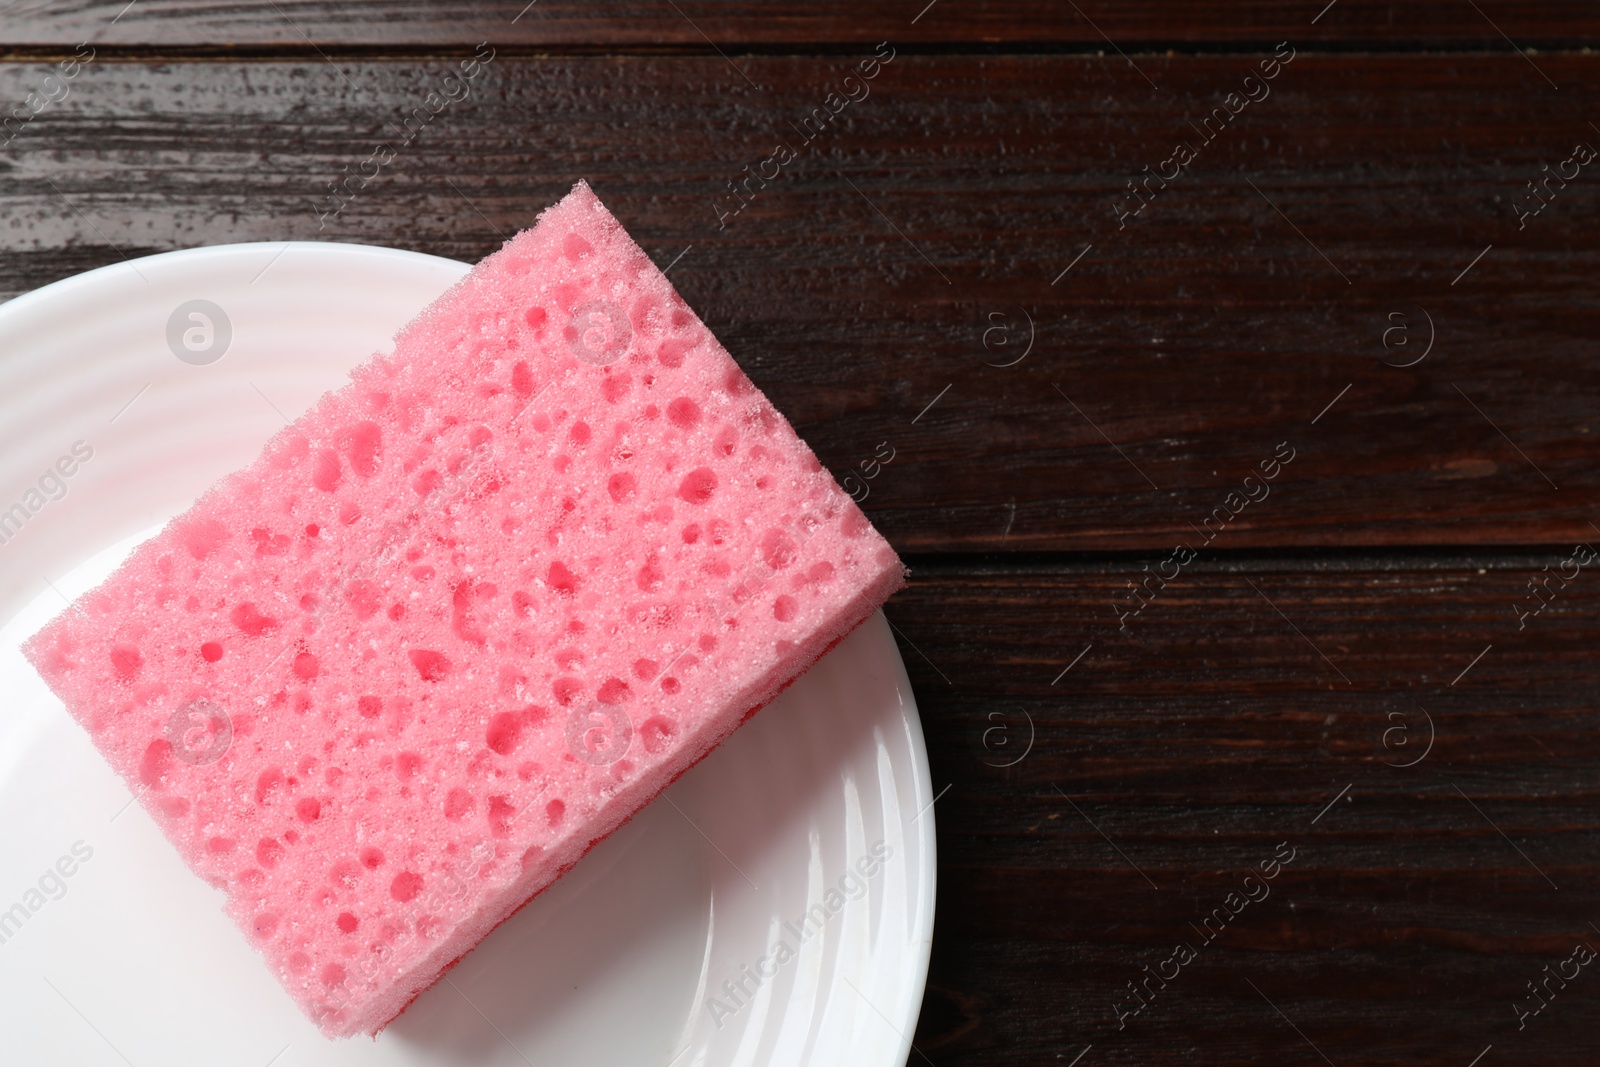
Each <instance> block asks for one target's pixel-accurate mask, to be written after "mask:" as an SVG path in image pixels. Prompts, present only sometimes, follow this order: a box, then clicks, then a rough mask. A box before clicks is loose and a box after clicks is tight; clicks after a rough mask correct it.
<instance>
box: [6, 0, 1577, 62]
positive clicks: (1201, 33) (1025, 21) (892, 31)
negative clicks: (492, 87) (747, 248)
mask: <svg viewBox="0 0 1600 1067" xmlns="http://www.w3.org/2000/svg"><path fill="white" fill-rule="evenodd" d="M0 18H3V20H4V21H3V22H0V29H3V31H4V33H3V36H4V39H5V43H7V44H11V45H46V46H49V45H55V46H61V45H71V44H76V43H77V42H79V41H81V40H95V41H99V42H104V43H106V44H116V45H126V46H143V47H157V48H163V47H167V48H170V47H193V46H200V47H206V48H229V47H241V46H243V47H252V46H253V47H262V46H268V47H289V48H303V47H306V46H307V44H308V43H314V44H316V45H317V46H319V47H324V48H327V47H329V46H332V47H334V48H339V47H363V46H365V47H396V46H414V47H422V48H438V47H448V46H451V45H466V46H468V47H471V46H472V45H474V44H477V43H478V42H479V41H485V40H487V41H493V42H496V43H500V44H504V45H506V46H519V45H520V46H539V47H574V46H576V47H601V48H619V47H635V48H691V49H696V50H700V49H705V50H709V49H710V47H711V44H710V42H718V43H719V44H720V45H722V46H724V47H731V48H741V47H751V46H758V47H769V48H770V47H777V48H785V47H788V48H793V47H801V48H815V47H817V46H818V45H819V44H842V43H854V44H875V43H877V42H878V41H882V40H891V41H895V42H899V43H904V44H907V45H913V44H934V45H945V44H958V45H966V46H977V47H982V46H985V45H994V44H999V45H1013V46H1014V45H1067V46H1075V47H1088V48H1093V49H1100V48H1106V49H1107V50H1113V48H1114V47H1115V46H1120V47H1122V48H1124V49H1127V50H1135V49H1144V50H1148V49H1150V48H1151V47H1152V46H1153V45H1161V46H1165V45H1167V44H1174V45H1207V44H1232V43H1235V42H1240V41H1254V42H1272V43H1276V42H1277V41H1279V40H1283V39H1289V40H1293V41H1297V42H1299V41H1304V42H1308V43H1309V42H1329V43H1340V44H1350V43H1355V42H1360V43H1364V44H1369V45H1376V46H1380V47H1397V46H1407V45H1410V46H1415V45H1417V44H1431V45H1452V46H1462V45H1472V46H1487V47H1492V48H1495V49H1502V48H1503V49H1508V50H1509V47H1510V46H1509V44H1508V43H1507V41H1508V38H1507V36H1506V35H1509V38H1510V39H1512V40H1515V41H1516V42H1518V44H1520V45H1521V46H1522V47H1536V46H1541V45H1548V44H1554V43H1560V44H1562V45H1565V46H1571V45H1572V44H1575V43H1591V44H1592V43H1594V42H1595V41H1597V40H1600V13H1597V12H1596V10H1595V8H1594V6H1593V5H1592V4H1584V3H1579V2H1577V0H1554V2H1549V3H1541V4H1517V3H1511V2H1508V0H1492V2H1491V0H1485V2H1484V3H1482V4H1479V5H1477V6H1476V9H1475V8H1474V5H1471V4H1462V3H1453V2H1445V0H1426V2H1423V3H1417V4H1398V3H1389V2H1383V0H1338V2H1337V3H1336V4H1332V5H1329V4H1328V3H1327V0H1310V2H1289V0H1269V2H1266V3H1258V4H1250V3H1234V4H1223V5H1203V4H1187V3H1173V2H1172V0H1140V2H1136V3H1131V4H1112V3H1108V2H1106V0H1097V2H1092V3H1091V2H1084V3H1080V4H1078V5H1077V6H1076V9H1074V7H1073V5H1070V4H1059V3H1051V2H1048V0H977V2H972V0H935V2H934V3H931V4H930V3H929V2H928V0H893V2H891V3H882V4H870V5H861V4H847V3H840V2H837V0H832V2H826V3H795V2H793V0H783V2H778V0H738V2H729V3H713V2H708V0H691V2H686V3H683V2H680V3H672V2H668V0H643V2H639V3H626V4H624V3H617V2H607V0H603V2H591V0H538V2H536V3H533V4H528V3H526V0H493V2H488V3H476V2H473V0H454V2H438V0H434V2H428V3H404V2H401V0H380V2H374V3H362V4H340V3H329V2H328V0H277V2H275V3H270V4H226V3H218V2H216V0H136V2H135V3H134V4H132V5H130V4H129V3H128V0H52V2H48V3H47V2H44V0H12V2H11V3H9V4H7V5H6V6H5V8H4V9H0Z"/></svg>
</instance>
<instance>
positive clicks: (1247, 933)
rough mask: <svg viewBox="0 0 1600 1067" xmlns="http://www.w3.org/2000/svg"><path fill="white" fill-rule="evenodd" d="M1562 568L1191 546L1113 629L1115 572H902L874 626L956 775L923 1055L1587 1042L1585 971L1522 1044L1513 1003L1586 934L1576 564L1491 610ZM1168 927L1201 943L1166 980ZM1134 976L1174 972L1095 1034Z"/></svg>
mask: <svg viewBox="0 0 1600 1067" xmlns="http://www.w3.org/2000/svg"><path fill="white" fill-rule="evenodd" d="M1564 558H1565V554H1564V553H1555V552H1552V553H1539V554H1532V555H1528V556H1520V555H1514V554H1494V555H1486V556H1482V557H1474V556H1461V557H1440V558H1427V557H1422V556H1414V557H1411V558H1392V557H1374V558H1363V557H1358V556H1352V557H1341V558H1337V559H1332V560H1330V559H1327V558H1321V559H1318V558H1283V559H1279V560H1276V561H1270V562H1266V561H1262V560H1260V559H1240V558H1234V559H1228V560H1222V561H1214V562H1212V563H1209V564H1205V563H1197V564H1196V565H1195V569H1194V571H1193V572H1192V573H1189V572H1186V573H1185V574H1184V575H1183V578H1182V580H1181V581H1177V582H1174V583H1172V584H1171V585H1169V587H1168V588H1167V589H1166V590H1163V591H1162V592H1161V593H1160V594H1159V596H1157V597H1156V598H1155V599H1154V600H1153V602H1152V603H1151V604H1150V606H1149V608H1147V609H1146V611H1145V612H1144V613H1143V614H1142V615H1141V616H1140V617H1138V618H1137V619H1136V620H1134V622H1133V624H1132V625H1131V626H1130V628H1129V630H1128V632H1125V633H1119V632H1118V630H1117V627H1116V624H1115V622H1114V621H1108V620H1112V614H1111V611H1110V604H1111V603H1112V601H1113V600H1114V599H1115V598H1116V597H1117V596H1118V595H1119V592H1121V591H1122V590H1123V588H1124V587H1123V583H1124V581H1125V580H1126V579H1127V578H1129V577H1134V576H1135V573H1134V572H1137V567H1135V566H1133V565H1132V564H1126V563H1121V564H1117V563H1114V564H1109V565H1107V564H1103V563H1097V564H1084V565H1081V566H1036V567H1033V568H1031V569H1019V568H1016V567H1014V566H1013V567H1011V568H1009V569H1005V570H1001V569H998V568H978V567H974V566H973V565H971V564H970V563H968V564H950V563H943V564H938V565H927V566H924V567H922V568H921V569H920V570H919V571H918V572H917V573H914V575H913V579H912V583H911V586H910V588H909V589H907V590H906V591H905V592H903V593H901V594H899V595H897V596H896V597H895V599H894V600H892V601H891V602H890V605H889V607H888V609H887V613H888V616H889V618H890V619H891V621H892V622H893V623H894V624H895V627H896V628H897V630H898V631H899V633H900V635H901V650H902V654H903V655H904V657H905V660H906V664H907V668H908V670H909V671H910V674H911V677H912V679H913V684H914V687H915V690H916V693H917V699H918V705H919V710H920V713H921V715H922V721H923V726H924V730H925V732H926V735H927V740H928V748H929V753H930V758H931V762H932V772H933V780H932V784H933V788H934V790H936V791H938V790H944V789H945V788H946V787H948V792H945V793H944V794H943V795H942V797H941V798H940V799H939V800H938V802H937V805H936V806H935V808H934V814H935V817H936V819H937V823H938V833H939V867H940V883H939V903H938V914H937V918H936V931H937V933H936V936H935V941H934V958H933V964H932V969H931V974H930V988H929V992H928V995H927V998H926V1001H925V1005H924V1009H923V1016H922V1021H921V1025H920V1027H919V1031H918V1036H917V1045H918V1047H919V1048H920V1049H921V1050H922V1051H923V1052H924V1053H925V1054H926V1055H927V1056H928V1057H929V1059H930V1060H931V1061H932V1062H934V1063H937V1064H940V1065H941V1067H943V1065H945V1064H962V1065H971V1067H980V1065H988V1064H997V1065H998V1064H1005V1065H1007V1067H1010V1065H1014V1064H1040V1065H1043V1064H1061V1063H1068V1062H1071V1061H1072V1060H1073V1058H1074V1057H1075V1056H1077V1055H1078V1054H1079V1053H1080V1052H1081V1051H1082V1050H1083V1049H1084V1047H1085V1046H1086V1045H1092V1046H1093V1051H1092V1052H1090V1053H1089V1054H1088V1056H1086V1057H1085V1058H1084V1059H1083V1061H1082V1067H1093V1065H1099V1064H1126V1065H1135V1064H1137V1065H1158V1064H1180V1063H1261V1064H1266V1063H1306V1064H1310V1063H1322V1062H1324V1061H1323V1060H1322V1059H1320V1058H1319V1057H1318V1054H1317V1052H1315V1051H1313V1049H1312V1048H1311V1047H1310V1044H1309V1043H1314V1044H1315V1046H1316V1048H1317V1049H1318V1050H1320V1052H1321V1053H1322V1054H1323V1055H1325V1056H1326V1057H1327V1060H1328V1061H1329V1062H1332V1063H1336V1064H1350V1063H1361V1064H1393V1065H1400V1064H1436V1065H1440V1067H1467V1065H1468V1064H1470V1063H1472V1062H1473V1058H1474V1057H1475V1056H1477V1055H1478V1054H1479V1053H1480V1052H1481V1051H1482V1050H1483V1049H1484V1048H1485V1047H1486V1046H1489V1045H1491V1044H1492V1045H1493V1046H1494V1052H1493V1053H1491V1054H1490V1056H1491V1057H1492V1059H1485V1060H1484V1063H1485V1064H1488V1063H1521V1064H1580V1063H1587V1062H1590V1061H1592V1058H1593V1047H1594V1045H1593V1033H1594V1027H1595V1025H1596V1024H1600V1000H1597V999H1596V998H1595V997H1594V996H1593V995H1591V993H1590V992H1589V991H1588V990H1587V989H1586V988H1585V983H1584V981H1583V979H1581V978H1580V979H1578V980H1577V981H1575V982H1573V983H1572V988H1569V989H1566V990H1564V991H1562V990H1559V989H1557V994H1558V995H1557V996H1556V997H1555V998H1554V999H1553V1000H1550V1001H1548V1007H1547V1008H1546V1009H1545V1010H1543V1011H1542V1012H1540V1013H1539V1014H1538V1015H1537V1016H1535V1017H1533V1018H1531V1019H1529V1020H1528V1021H1527V1023H1526V1025H1525V1026H1524V1027H1522V1028H1520V1029H1519V1026H1518V1017H1517V1015H1516V1013H1515V1012H1514V1010H1513V1005H1514V1004H1524V1005H1529V1006H1534V1002H1533V1001H1532V1000H1531V998H1530V995H1529V992H1528V990H1527V988H1526V983H1527V982H1529V981H1535V982H1537V981H1541V980H1542V979H1543V977H1544V973H1543V970H1542V968H1544V967H1545V966H1546V965H1547V964H1549V965H1550V966H1552V967H1554V966H1556V965H1557V963H1558V962H1559V961H1561V960H1564V959H1566V958H1568V956H1569V955H1570V954H1571V953H1572V951H1573V948H1574V946H1575V944H1576V943H1577V942H1579V941H1585V942H1587V943H1588V944H1589V945H1591V946H1594V947H1595V948H1596V949H1600V931H1597V930H1596V929H1595V927H1594V926H1592V925H1591V923H1600V917H1597V916H1596V915H1595V914H1594V906H1593V902H1594V893H1595V890H1596V889H1597V888H1600V835H1597V833H1596V831H1597V829H1600V791H1597V789H1596V782H1597V781H1600V777H1597V772H1600V729H1597V719H1596V715H1595V712H1596V710H1597V709H1596V694H1597V693H1600V666H1597V664H1596V662H1595V659H1594V656H1593V648H1594V644H1595V641H1596V638H1597V637H1600V575H1597V573H1596V569H1595V564H1593V563H1591V564H1589V565H1588V566H1584V567H1579V566H1577V565H1576V564H1573V565H1570V566H1569V567H1568V568H1567V570H1568V573H1571V572H1572V571H1574V570H1576V571H1577V572H1578V573H1577V576H1576V577H1575V578H1574V579H1573V580H1572V581H1571V582H1570V583H1569V584H1568V586H1567V587H1566V588H1564V589H1563V588H1560V586H1559V585H1558V584H1555V583H1552V584H1551V585H1550V587H1549V588H1550V590H1551V592H1550V594H1549V600H1548V604H1547V606H1546V607H1545V609H1544V610H1543V611H1542V612H1541V613H1539V614H1538V615H1536V616H1532V617H1531V618H1529V619H1527V620H1526V625H1525V627H1524V628H1523V629H1521V630H1519V629H1518V622H1517V615H1516V612H1515V611H1514V610H1513V605H1515V604H1519V603H1523V604H1526V603H1527V602H1528V597H1529V594H1528V591H1527V583H1528V581H1529V579H1530V578H1538V577H1541V576H1542V575H1543V574H1544V573H1545V572H1543V570H1542V568H1543V567H1545V566H1551V567H1552V568H1553V569H1556V570H1559V569H1560V568H1561V561H1562V559H1564ZM1086 646H1089V651H1088V652H1087V654H1085V655H1083V656H1082V658H1081V659H1077V661H1076V663H1075V665H1072V666H1071V669H1070V670H1069V671H1067V673H1066V674H1065V675H1062V674H1061V672H1062V670H1063V669H1064V668H1067V667H1068V666H1069V665H1071V664H1073V661H1074V659H1075V658H1076V657H1078V655H1079V653H1080V652H1082V651H1083V650H1084V648H1085V647H1086ZM1486 649H1487V651H1485V650H1486ZM1480 654H1481V655H1480ZM1324 656H1325V657H1326V658H1324ZM1030 742H1031V743H1030ZM1408 764H1409V766H1408ZM1283 848H1287V849H1288V850H1292V852H1293V857H1294V858H1293V860H1292V862H1289V863H1287V864H1285V865H1283V866H1282V867H1281V870H1280V871H1279V872H1278V875H1277V877H1275V878H1273V879H1271V880H1270V881H1265V882H1263V880H1262V879H1261V877H1260V875H1261V874H1262V873H1264V872H1263V871H1262V870H1261V868H1260V864H1261V863H1263V862H1264V861H1267V862H1269V863H1270V861H1271V860H1272V859H1273V857H1274V854H1275V852H1277V853H1279V855H1280V857H1281V855H1282V854H1283V853H1281V852H1279V850H1280V849H1283ZM1268 869H1269V870H1270V869H1271V868H1270V866H1269V868H1268ZM1251 873H1254V874H1255V875H1256V880H1255V882H1253V883H1250V884H1248V885H1247V884H1246V883H1245V881H1244V878H1245V876H1246V875H1247V874H1251ZM1229 893H1240V894H1248V895H1251V896H1254V897H1256V898H1258V899H1255V900H1251V901H1249V902H1248V903H1242V902H1241V899H1240V898H1235V899H1234V901H1233V903H1229V902H1228V900H1229V898H1228V894H1229ZM1219 907H1222V908H1225V909H1226V919H1225V921H1219V920H1217V919H1215V918H1213V919H1212V922H1211V924H1210V925H1209V926H1208V925H1203V924H1204V922H1205V919H1206V917H1207V916H1211V915H1212V913H1213V912H1214V909H1216V908H1219ZM1197 928H1198V929H1197ZM1207 934H1210V935H1211V936H1210V937H1209V939H1208V937H1207ZM1179 944H1188V945H1189V946H1190V947H1191V948H1193V949H1194V950H1195V954H1196V958H1195V959H1193V960H1192V961H1190V962H1188V963H1184V964H1183V965H1181V966H1179V967H1172V966H1164V965H1163V963H1162V961H1164V960H1168V959H1171V958H1173V953H1174V949H1175V948H1176V946H1177V945H1179ZM1146 965H1148V966H1149V967H1151V968H1152V970H1157V969H1160V970H1163V971H1165V973H1166V978H1167V981H1166V982H1165V988H1162V985H1163V983H1161V982H1157V983H1155V984H1153V985H1152V986H1150V987H1149V988H1150V990H1151V991H1152V992H1153V993H1154V999H1153V1000H1149V1002H1148V1006H1147V1007H1145V1008H1143V1009H1142V1010H1140V1011H1138V1012H1137V1014H1128V1017H1127V1018H1126V1019H1125V1020H1119V1014H1118V1009H1120V1011H1121V1012H1122V1013H1132V1012H1133V1009H1135V1008H1138V1006H1139V1001H1138V1000H1135V999H1134V997H1133V996H1132V995H1131V993H1130V991H1129V990H1128V987H1127V983H1129V982H1134V983H1143V981H1144V979H1145V977H1146V973H1145V972H1144V970H1143V968H1144V967H1145V966H1146ZM1174 970H1176V971H1177V972H1178V973H1177V975H1176V977H1174V976H1173V971H1174ZM1584 973H1587V971H1585V972H1584ZM1252 983H1253V987H1252ZM1269 998H1270V999H1269ZM1280 1011H1281V1013H1282V1014H1281V1015H1280V1014H1279V1012H1280ZM1285 1017H1287V1019H1288V1020H1291V1021H1292V1026H1291V1025H1290V1023H1288V1022H1286V1021H1285ZM1119 1021H1120V1025H1119ZM1294 1027H1298V1029H1299V1031H1300V1033H1299V1034H1297V1032H1296V1030H1295V1029H1294ZM1302 1034H1303V1035H1304V1036H1301V1035H1302ZM1307 1039H1309V1043H1308V1040H1307ZM914 1058H915V1057H914Z"/></svg>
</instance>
